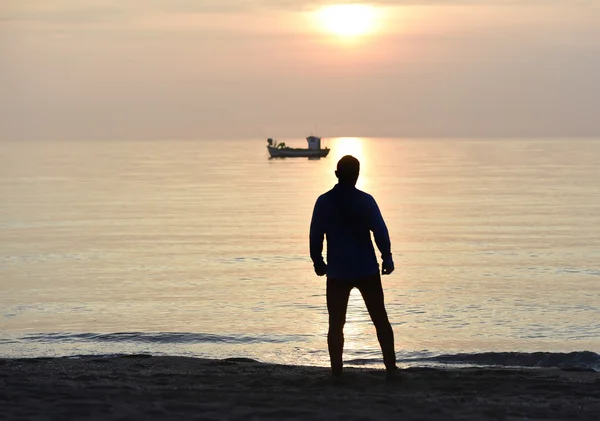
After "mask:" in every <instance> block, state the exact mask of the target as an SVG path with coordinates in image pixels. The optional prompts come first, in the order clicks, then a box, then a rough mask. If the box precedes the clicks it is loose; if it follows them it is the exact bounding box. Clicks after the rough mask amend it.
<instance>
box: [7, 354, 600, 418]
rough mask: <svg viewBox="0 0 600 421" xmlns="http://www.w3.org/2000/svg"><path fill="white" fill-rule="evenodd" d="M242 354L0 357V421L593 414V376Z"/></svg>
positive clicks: (599, 384) (597, 400)
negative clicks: (334, 371)
mask: <svg viewBox="0 0 600 421" xmlns="http://www.w3.org/2000/svg"><path fill="white" fill-rule="evenodd" d="M328 373H329V370H328V369H327V368H324V367H311V366H290V365H276V364H267V363H260V362H256V361H254V360H250V359H246V358H229V359H224V360H211V359H200V358H190V357H162V356H160V357H154V356H149V355H123V356H115V357H77V358H68V357H61V358H27V359H0V408H1V409H2V410H1V411H0V420H20V419H23V420H24V419H27V420H37V419H40V420H42V419H57V420H58V419H61V420H63V419H78V420H80V419H102V420H113V419H114V420H116V419H160V420H162V419H202V420H221V419H240V420H246V419H253V420H262V419H277V420H283V419H286V420H288V419H289V420H307V419H310V420H326V419H327V420H329V419H350V420H351V419H357V420H358V419H362V420H365V419H374V420H375V419H376V420H386V419H397V418H402V419H415V420H416V419H420V420H447V419H461V420H481V419H494V420H513V419H525V418H527V419H537V420H543V419H548V420H549V419H552V420H557V419H565V420H567V419H568V420H592V419H597V416H598V414H599V413H600V373H597V372H593V371H587V370H577V371H566V370H560V369H531V368H525V369H508V368H503V369H497V368H457V369H438V368H425V367H421V368H407V369H403V370H401V378H400V379H399V380H398V381H396V382H394V383H386V382H385V373H384V371H383V370H379V369H367V368H347V369H346V372H345V375H344V382H343V383H342V384H337V383H334V382H332V381H331V379H330V378H329V376H328Z"/></svg>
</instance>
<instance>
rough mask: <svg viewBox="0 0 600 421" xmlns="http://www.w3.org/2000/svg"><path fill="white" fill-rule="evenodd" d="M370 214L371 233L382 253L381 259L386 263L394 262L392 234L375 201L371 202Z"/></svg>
mask: <svg viewBox="0 0 600 421" xmlns="http://www.w3.org/2000/svg"><path fill="white" fill-rule="evenodd" d="M369 214H370V218H369V219H370V221H369V222H370V227H369V228H370V229H371V231H373V237H375V244H377V248H378V249H379V251H380V252H381V259H382V260H383V261H384V262H392V243H391V241H390V234H389V232H388V229H387V226H386V225H385V221H384V220H383V216H382V215H381V211H380V210H379V206H377V202H376V201H375V199H372V201H371V209H370V212H369Z"/></svg>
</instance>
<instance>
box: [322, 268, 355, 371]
mask: <svg viewBox="0 0 600 421" xmlns="http://www.w3.org/2000/svg"><path fill="white" fill-rule="evenodd" d="M351 290H352V286H350V285H349V284H345V283H344V282H343V281H340V280H336V279H330V278H327V312H328V313H329V332H328V333H327V347H328V348H329V358H330V359H331V373H332V374H333V375H334V376H339V375H340V374H342V367H343V359H342V355H343V352H344V324H345V323H346V309H347V308H348V298H349V297H350V291H351Z"/></svg>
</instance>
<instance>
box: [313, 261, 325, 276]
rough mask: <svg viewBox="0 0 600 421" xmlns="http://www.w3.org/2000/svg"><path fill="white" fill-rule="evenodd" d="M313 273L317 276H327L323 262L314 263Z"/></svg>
mask: <svg viewBox="0 0 600 421" xmlns="http://www.w3.org/2000/svg"><path fill="white" fill-rule="evenodd" d="M315 273H316V274H317V276H323V275H327V265H326V264H325V262H323V261H320V262H319V263H315Z"/></svg>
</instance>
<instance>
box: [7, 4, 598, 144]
mask: <svg viewBox="0 0 600 421" xmlns="http://www.w3.org/2000/svg"><path fill="white" fill-rule="evenodd" d="M332 4H336V3H335V2H327V1H304V0H197V1H191V0H52V1H49V0H6V1H3V2H2V3H1V4H0V57H1V62H0V63H1V71H0V92H1V96H0V140H6V139H9V140H10V139H18V140H20V139H24V140H25V139H82V140H84V139H107V140H119V139H197V138H204V139H211V138H263V137H268V136H272V137H286V136H288V137H303V136H306V135H307V134H308V133H309V132H312V133H317V134H320V135H322V136H326V137H329V136H373V137H377V136H395V137H516V136H518V137H565V138H567V137H574V136H595V137H600V118H598V112H599V110H600V1H598V0H589V1H585V0H580V1H578V0H521V1H519V0H510V1H509V0H506V1H500V0H494V1H492V0H471V1H469V0H428V1H426V0H422V1H418V0H407V1H401V0H399V1H374V2H364V3H360V4H362V5H363V6H362V8H358V9H357V8H356V7H354V8H338V9H335V8H334V9H323V7H325V6H327V5H332ZM357 4H359V3H357ZM344 14H345V15H346V16H344ZM349 15H353V16H349Z"/></svg>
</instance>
